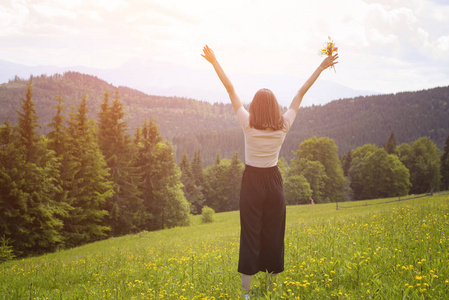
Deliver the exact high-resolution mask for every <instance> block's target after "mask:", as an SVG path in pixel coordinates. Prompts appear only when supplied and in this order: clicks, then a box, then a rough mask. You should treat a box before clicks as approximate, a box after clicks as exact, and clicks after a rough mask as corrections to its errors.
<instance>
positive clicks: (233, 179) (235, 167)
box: [225, 152, 244, 211]
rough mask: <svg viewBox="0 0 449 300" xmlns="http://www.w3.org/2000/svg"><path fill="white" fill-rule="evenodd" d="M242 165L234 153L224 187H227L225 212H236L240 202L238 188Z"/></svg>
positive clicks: (240, 180)
mask: <svg viewBox="0 0 449 300" xmlns="http://www.w3.org/2000/svg"><path fill="white" fill-rule="evenodd" d="M243 168H244V167H243V164H242V162H241V161H240V159H239V155H238V153H237V152H234V155H233V156H232V159H231V165H230V166H229V169H228V170H227V178H228V180H227V181H226V185H227V186H228V194H229V196H228V197H229V198H228V205H227V207H226V208H225V210H227V211H231V210H238V209H239V201H240V186H241V182H242V175H243Z"/></svg>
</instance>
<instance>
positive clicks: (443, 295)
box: [0, 194, 449, 299]
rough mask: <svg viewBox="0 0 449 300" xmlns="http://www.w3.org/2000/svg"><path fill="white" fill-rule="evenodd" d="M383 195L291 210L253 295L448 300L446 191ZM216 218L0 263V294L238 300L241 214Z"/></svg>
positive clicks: (448, 199)
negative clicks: (277, 262) (269, 272)
mask: <svg viewBox="0 0 449 300" xmlns="http://www.w3.org/2000/svg"><path fill="white" fill-rule="evenodd" d="M390 200H391V199H390ZM386 201H388V199H380V200H372V201H363V202H354V203H349V204H346V206H349V205H355V204H367V205H366V206H359V207H353V208H347V209H339V210H336V209H335V207H336V206H335V204H320V205H315V206H314V207H312V206H310V205H307V206H290V207H288V208H287V232H286V261H285V267H286V270H285V272H283V273H281V274H280V275H278V276H276V277H275V280H274V283H273V284H272V285H270V286H267V283H266V278H267V277H266V274H262V273H259V274H258V275H256V276H255V277H254V279H253V284H252V290H251V295H252V299H447V297H448V295H449V239H448V234H449V219H448V215H449V195H448V194H446V195H438V194H436V195H434V196H433V197H430V196H429V197H423V198H417V199H413V200H407V201H401V202H393V203H387V204H386V203H383V202H386ZM368 204H374V205H368ZM215 219H216V221H215V222H214V223H212V224H200V219H199V217H198V216H196V217H193V218H192V225H191V226H190V227H184V228H174V229H169V230H163V231H157V232H142V233H139V234H136V235H128V236H124V237H120V238H111V239H108V240H105V241H100V242H96V243H92V244H89V245H85V246H82V247H78V248H75V249H70V250H65V251H60V252H57V253H52V254H47V255H44V256H40V257H33V258H28V259H23V260H15V261H9V262H6V263H3V264H1V265H0V299H102V298H105V299H241V297H242V292H241V288H240V275H239V274H238V273H237V271H236V269H237V260H238V247H239V215H238V212H230V213H220V214H216V215H215Z"/></svg>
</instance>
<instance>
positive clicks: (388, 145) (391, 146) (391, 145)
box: [384, 131, 396, 154]
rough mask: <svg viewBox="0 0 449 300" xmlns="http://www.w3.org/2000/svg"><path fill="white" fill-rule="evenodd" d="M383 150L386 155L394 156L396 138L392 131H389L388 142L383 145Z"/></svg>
mask: <svg viewBox="0 0 449 300" xmlns="http://www.w3.org/2000/svg"><path fill="white" fill-rule="evenodd" d="M384 149H385V150H386V151H387V153H388V154H396V137H395V135H394V131H391V133H390V137H389V138H388V141H387V142H386V143H385V144H384Z"/></svg>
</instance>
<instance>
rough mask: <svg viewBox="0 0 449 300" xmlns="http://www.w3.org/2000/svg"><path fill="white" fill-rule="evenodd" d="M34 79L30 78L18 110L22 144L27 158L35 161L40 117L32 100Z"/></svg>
mask: <svg viewBox="0 0 449 300" xmlns="http://www.w3.org/2000/svg"><path fill="white" fill-rule="evenodd" d="M31 86H32V80H31V79H30V81H29V83H28V85H27V91H26V94H25V99H22V107H21V108H22V110H21V111H17V113H18V119H19V135H20V141H21V144H22V145H23V146H24V147H25V160H26V162H28V161H33V159H35V158H36V149H35V146H36V144H37V141H38V140H39V134H38V133H37V131H36V129H37V128H40V126H39V124H38V123H37V121H38V119H39V118H38V117H37V115H36V111H35V109H34V102H33V100H32V96H33V93H32V92H31Z"/></svg>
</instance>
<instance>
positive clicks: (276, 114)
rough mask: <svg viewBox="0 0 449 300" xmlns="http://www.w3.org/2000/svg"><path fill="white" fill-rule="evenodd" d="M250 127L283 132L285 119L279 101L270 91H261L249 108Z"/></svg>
mask: <svg viewBox="0 0 449 300" xmlns="http://www.w3.org/2000/svg"><path fill="white" fill-rule="evenodd" d="M249 126H250V127H252V128H256V129H262V130H264V129H267V128H271V129H273V130H281V129H282V127H283V126H284V118H283V116H282V114H281V109H280V107H279V104H278V101H277V100H276V97H275V96H274V94H273V92H272V91H270V90H269V89H260V90H258V91H257V93H256V94H255V95H254V98H253V101H252V102H251V104H250V106H249Z"/></svg>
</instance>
